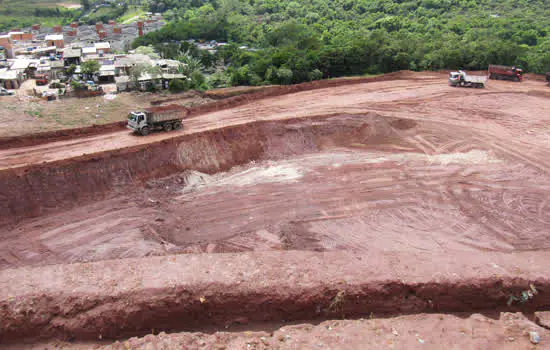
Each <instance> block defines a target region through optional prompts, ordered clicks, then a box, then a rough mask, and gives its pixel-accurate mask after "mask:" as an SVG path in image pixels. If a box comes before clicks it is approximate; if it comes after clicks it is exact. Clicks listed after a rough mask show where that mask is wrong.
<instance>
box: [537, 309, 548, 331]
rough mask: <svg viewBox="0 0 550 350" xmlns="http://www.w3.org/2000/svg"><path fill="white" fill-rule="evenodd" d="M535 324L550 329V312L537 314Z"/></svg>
mask: <svg viewBox="0 0 550 350" xmlns="http://www.w3.org/2000/svg"><path fill="white" fill-rule="evenodd" d="M535 322H536V323H537V324H538V325H539V326H541V327H544V328H548V329H550V311H537V312H535Z"/></svg>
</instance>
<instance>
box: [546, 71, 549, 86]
mask: <svg viewBox="0 0 550 350" xmlns="http://www.w3.org/2000/svg"><path fill="white" fill-rule="evenodd" d="M546 81H547V82H548V85H550V72H546Z"/></svg>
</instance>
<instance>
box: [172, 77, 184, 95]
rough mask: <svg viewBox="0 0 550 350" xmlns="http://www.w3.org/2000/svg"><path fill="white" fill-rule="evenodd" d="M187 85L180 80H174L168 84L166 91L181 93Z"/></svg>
mask: <svg viewBox="0 0 550 350" xmlns="http://www.w3.org/2000/svg"><path fill="white" fill-rule="evenodd" d="M186 85H187V84H186V83H185V82H184V81H183V80H181V79H174V80H171V81H170V83H168V90H170V92H182V91H185V89H186V87H187V86H186Z"/></svg>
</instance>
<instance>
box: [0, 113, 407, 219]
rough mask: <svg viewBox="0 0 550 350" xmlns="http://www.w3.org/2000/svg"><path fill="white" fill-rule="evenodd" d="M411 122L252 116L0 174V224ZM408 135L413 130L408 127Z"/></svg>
mask: <svg viewBox="0 0 550 350" xmlns="http://www.w3.org/2000/svg"><path fill="white" fill-rule="evenodd" d="M415 125H416V122H414V121H410V120H404V119H396V118H382V117H379V116H377V115H374V114H370V115H343V116H342V115H340V116H323V117H314V118H307V119H305V118H301V119H294V120H284V121H273V122H256V123H250V124H246V125H240V126H234V127H227V128H224V129H219V130H215V131H208V132H203V133H198V134H191V135H185V136H181V137H176V138H173V139H169V140H163V141H161V142H158V143H153V144H148V145H147V146H136V147H132V148H125V149H120V150H117V151H114V152H104V153H98V154H94V155H86V156H81V157H78V158H73V159H70V160H68V161H58V162H51V163H47V164H40V165H32V166H27V167H23V168H17V169H6V170H4V171H1V172H0V183H2V188H1V191H0V199H1V201H0V203H1V204H0V212H1V216H0V222H13V221H17V220H18V219H21V218H25V217H33V216H38V215H42V214H45V213H50V212H54V211H58V210H61V209H67V208H71V207H73V206H74V205H76V204H83V203H86V202H91V201H96V200H100V199H103V198H105V197H106V196H107V195H108V194H112V195H114V194H117V193H123V192H124V191H125V190H127V189H128V186H131V185H134V187H135V185H140V184H142V183H143V181H145V180H149V179H152V178H158V177H163V176H167V175H170V174H173V173H175V172H179V171H183V170H188V169H192V170H197V171H200V172H203V173H215V172H220V171H225V170H228V169H230V168H231V167H233V166H235V165H238V164H245V163H247V162H250V161H252V160H258V159H274V158H275V159H276V158H280V157H285V156H291V155H296V154H302V153H305V152H315V151H318V150H319V148H320V147H321V144H327V143H330V144H332V145H333V146H351V145H353V144H355V143H357V144H360V145H365V144H370V145H372V146H373V147H383V146H384V145H385V144H386V145H387V144H390V143H391V142H393V141H394V140H395V139H398V138H399V136H398V134H397V132H396V130H401V131H400V132H406V130H408V129H412V128H414V126H415ZM412 132H413V133H414V130H413V131H412Z"/></svg>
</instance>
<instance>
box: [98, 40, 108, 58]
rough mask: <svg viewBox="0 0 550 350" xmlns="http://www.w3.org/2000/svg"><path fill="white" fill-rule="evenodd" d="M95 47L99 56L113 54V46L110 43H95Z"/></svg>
mask: <svg viewBox="0 0 550 350" xmlns="http://www.w3.org/2000/svg"><path fill="white" fill-rule="evenodd" d="M94 47H95V49H96V52H97V53H98V54H100V55H101V54H105V53H111V44H109V42H108V41H105V42H99V43H95V44H94Z"/></svg>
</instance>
